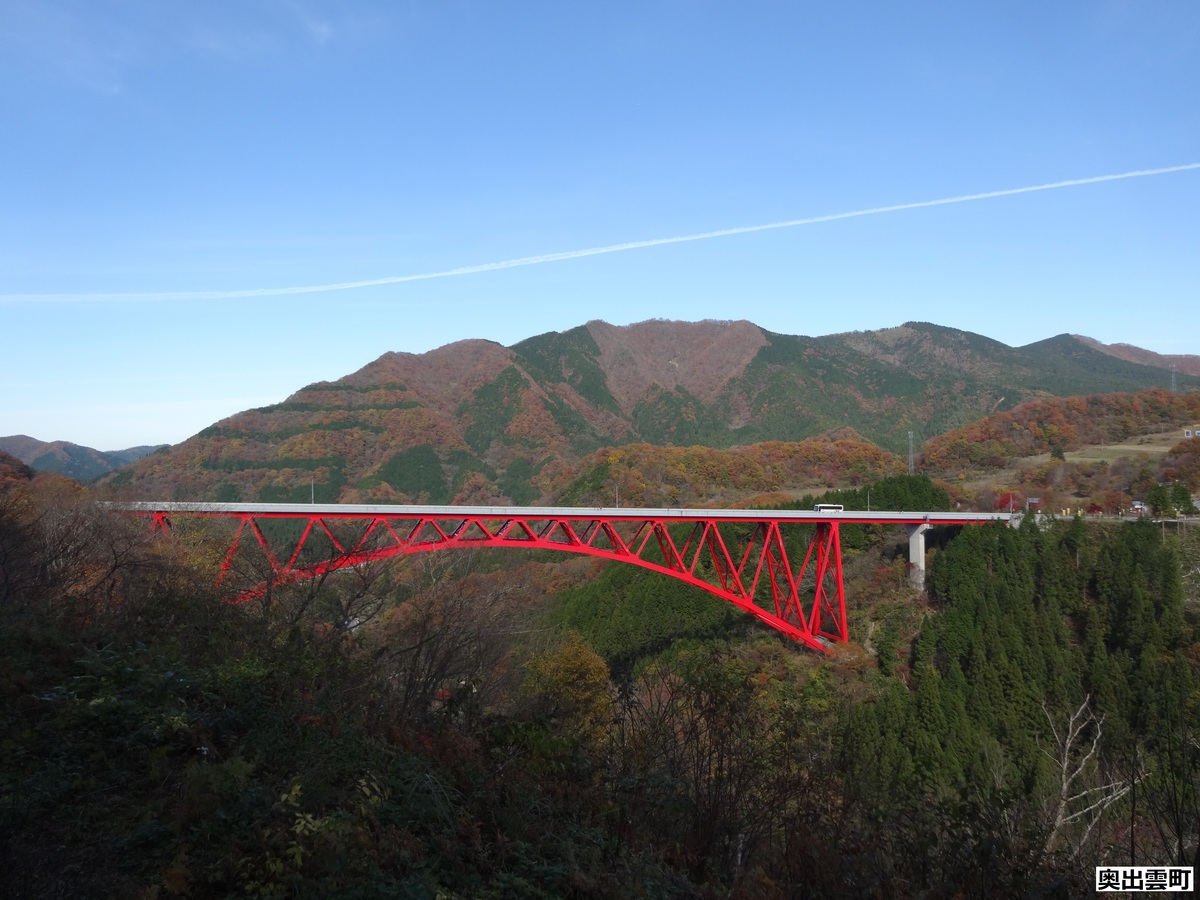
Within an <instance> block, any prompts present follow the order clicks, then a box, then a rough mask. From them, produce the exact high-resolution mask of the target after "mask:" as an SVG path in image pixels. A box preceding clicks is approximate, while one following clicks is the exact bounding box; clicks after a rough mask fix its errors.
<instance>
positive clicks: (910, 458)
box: [908, 431, 913, 475]
mask: <svg viewBox="0 0 1200 900" xmlns="http://www.w3.org/2000/svg"><path fill="white" fill-rule="evenodd" d="M912 473H913V449H912V432H911V431H910V432H909V433H908V474H909V475H911V474H912Z"/></svg>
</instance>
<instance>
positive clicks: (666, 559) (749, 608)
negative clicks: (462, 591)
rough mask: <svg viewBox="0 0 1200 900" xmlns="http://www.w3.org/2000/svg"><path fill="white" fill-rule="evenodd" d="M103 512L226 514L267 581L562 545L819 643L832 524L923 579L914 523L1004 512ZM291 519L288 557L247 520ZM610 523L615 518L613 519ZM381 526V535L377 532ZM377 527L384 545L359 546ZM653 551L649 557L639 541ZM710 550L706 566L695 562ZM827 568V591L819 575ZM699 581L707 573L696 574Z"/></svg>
mask: <svg viewBox="0 0 1200 900" xmlns="http://www.w3.org/2000/svg"><path fill="white" fill-rule="evenodd" d="M104 506H106V507H108V508H110V509H113V510H115V511H120V512H127V513H133V514H135V515H142V516H152V517H153V518H154V522H155V526H156V527H158V528H161V529H162V530H164V531H169V530H170V519H171V518H172V517H175V516H180V517H186V516H198V517H218V518H229V519H236V520H238V521H239V523H240V524H239V526H238V532H237V535H236V536H235V537H234V540H233V545H232V546H231V547H230V550H229V552H228V554H227V555H226V561H225V564H224V566H223V568H222V571H223V572H225V571H227V570H228V567H229V564H230V562H231V560H232V559H233V554H234V552H235V551H236V550H237V547H238V542H239V541H240V539H241V536H242V534H243V532H244V531H246V530H247V529H249V532H250V533H252V534H253V535H254V537H255V539H256V540H257V541H258V543H259V544H260V545H261V547H262V549H263V551H264V552H265V553H266V554H267V557H268V559H269V560H270V561H271V567H272V571H273V572H274V573H275V577H276V578H277V579H279V580H285V579H293V580H294V579H297V578H304V577H314V576H316V575H319V574H322V573H323V572H325V571H329V570H330V569H333V568H339V567H344V566H347V565H357V564H360V563H362V562H366V561H368V560H371V559H382V558H385V557H387V556H389V555H395V554H396V553H412V552H418V551H423V550H433V549H439V548H448V547H464V546H469V545H475V546H483V545H488V546H508V547H517V546H524V547H529V548H545V549H556V550H569V551H575V552H580V553H588V554H591V555H594V556H600V557H604V558H609V559H616V560H620V561H624V562H629V563H633V564H635V565H639V566H642V567H644V568H649V569H653V570H656V571H659V572H662V573H664V574H668V575H671V576H672V577H675V578H679V579H680V580H683V581H686V582H688V583H690V584H693V585H695V586H697V587H700V588H702V589H704V590H707V591H709V592H711V593H714V594H716V595H717V596H720V597H722V598H723V599H726V600H729V601H730V602H732V603H734V604H735V605H737V606H739V607H740V608H742V609H743V610H745V611H746V612H749V613H751V614H752V615H755V616H757V617H758V618H760V619H762V620H763V621H765V622H766V623H767V624H769V625H771V626H772V627H773V628H776V629H778V630H780V631H783V632H784V633H785V634H788V635H789V636H790V637H792V638H793V639H796V640H800V641H803V642H804V643H806V644H808V645H809V646H812V647H814V648H816V649H821V650H824V649H825V648H824V645H823V643H822V641H824V640H829V639H832V640H840V641H845V640H847V638H848V635H847V633H846V616H845V593H844V589H843V586H842V565H841V542H840V532H839V527H840V526H841V525H843V524H875V525H899V526H903V527H904V528H905V529H906V530H907V532H908V535H909V563H910V568H909V571H910V574H911V578H912V582H913V584H914V585H916V586H917V587H923V586H924V581H925V532H926V531H927V530H928V529H929V528H930V527H931V526H934V525H970V524H981V523H987V522H1010V521H1012V520H1013V519H1015V518H1019V515H1013V514H1011V513H973V512H972V513H962V512H926V511H912V512H908V511H904V512H891V511H876V510H828V509H825V510H812V511H809V510H764V509H689V508H680V507H672V508H665V509H654V508H639V507H571V506H558V507H555V506H401V505H388V504H352V503H201V502H178V501H161V502H159V501H141V502H124V503H106V504H104ZM289 519H290V520H294V521H301V522H304V523H305V528H304V534H303V536H301V538H300V540H299V543H298V544H296V546H295V548H294V549H292V550H291V555H290V558H289V559H287V560H286V562H285V561H283V559H282V558H280V557H276V555H275V553H274V550H273V549H272V547H271V546H270V542H269V540H268V539H267V538H266V537H265V536H264V534H263V532H262V531H261V530H260V528H259V527H258V524H257V522H258V521H260V520H289ZM337 520H344V521H351V520H354V521H358V522H366V523H368V524H367V525H366V526H365V530H364V531H363V532H362V533H361V535H360V536H359V537H358V538H356V539H355V540H354V541H353V542H352V543H351V544H346V545H345V546H344V547H343V546H342V544H340V543H339V542H338V540H337V538H335V537H334V534H333V532H332V531H330V528H329V525H328V524H327V523H328V522H334V521H337ZM400 521H406V522H410V523H412V530H411V532H410V533H409V534H408V535H406V536H401V535H399V534H397V533H396V532H395V531H394V530H393V529H392V528H391V524H389V523H397V522H400ZM739 522H740V523H744V524H746V525H747V526H753V529H752V536H749V537H747V538H744V542H743V543H736V542H735V543H732V544H731V543H728V542H727V541H726V538H725V536H723V535H722V534H721V533H720V531H719V530H718V529H717V525H719V524H721V523H739ZM673 523H681V524H683V523H690V524H692V526H693V528H692V532H691V536H690V537H688V538H687V539H686V541H685V542H684V543H682V544H680V543H679V542H678V541H677V539H676V538H674V537H672V535H671V533H670V532H669V531H668V530H667V529H668V526H670V525H672V524H673ZM788 524H793V525H798V524H811V525H814V526H815V532H814V535H813V538H812V541H811V543H810V544H809V549H808V554H807V555H806V556H805V558H804V562H803V564H802V565H801V566H800V569H799V572H798V573H796V572H794V571H793V566H792V565H791V563H790V561H789V560H788V559H787V558H786V557H787V553H786V550H785V546H784V541H783V537H782V534H781V533H780V531H779V528H780V526H782V525H788ZM618 526H619V527H618ZM318 532H324V534H325V535H327V536H328V538H329V540H330V541H331V542H332V543H333V545H334V547H335V548H336V551H337V554H336V555H337V559H334V560H329V561H326V562H322V563H316V564H309V565H302V564H301V563H300V558H301V549H302V548H303V547H304V545H305V542H306V541H307V540H308V538H309V535H310V534H315V533H318ZM385 533H387V534H390V539H388V538H387V537H386V535H385ZM380 536H385V540H388V545H387V546H384V547H380V546H377V545H376V546H369V541H375V540H376V539H377V538H379V537H380ZM654 545H656V546H657V547H658V548H659V549H660V550H661V553H662V555H661V557H660V558H653V559H652V558H651V554H649V553H647V552H646V548H647V547H648V546H654ZM702 558H704V559H709V560H711V566H712V569H713V571H707V570H705V568H704V567H702V566H700V562H701V559H702ZM810 560H812V561H814V562H815V565H814V567H813V569H812V571H813V573H814V577H815V579H816V582H815V588H814V597H813V601H812V607H811V610H808V611H806V610H805V609H804V608H803V604H802V602H801V597H800V583H801V582H802V581H803V579H804V575H805V572H806V571H808V566H809V562H810ZM760 575H765V576H766V579H767V581H769V584H770V590H771V593H772V597H773V600H774V606H775V612H774V613H773V614H772V613H770V612H769V611H767V610H764V609H762V608H760V607H759V606H758V605H757V604H756V601H755V596H756V593H755V592H756V588H757V585H758V583H759V576H760ZM827 577H828V578H832V579H833V581H834V585H833V587H832V589H830V588H829V587H827V586H826V579H827ZM705 579H708V580H707V581H706V580H705Z"/></svg>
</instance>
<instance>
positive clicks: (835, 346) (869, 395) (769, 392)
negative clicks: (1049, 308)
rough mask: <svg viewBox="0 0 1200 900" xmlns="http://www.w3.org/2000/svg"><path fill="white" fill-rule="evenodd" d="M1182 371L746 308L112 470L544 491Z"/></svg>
mask: <svg viewBox="0 0 1200 900" xmlns="http://www.w3.org/2000/svg"><path fill="white" fill-rule="evenodd" d="M1179 381H1180V382H1181V387H1182V388H1184V389H1188V388H1193V387H1197V386H1200V378H1192V377H1190V376H1179ZM1168 383H1169V373H1167V372H1165V371H1163V370H1160V369H1155V368H1152V367H1148V366H1142V365H1137V364H1134V363H1129V362H1125V361H1123V360H1119V359H1116V358H1114V357H1112V356H1109V355H1106V354H1104V353H1101V352H1099V351H1097V350H1095V349H1093V348H1091V347H1088V346H1086V345H1084V344H1083V343H1081V342H1079V341H1078V340H1077V339H1075V338H1072V337H1070V336H1068V335H1063V336H1060V337H1058V338H1052V339H1050V340H1048V341H1042V342H1040V343H1037V344H1032V345H1030V346H1028V347H1024V348H1012V347H1008V346H1006V345H1004V344H1001V343H999V342H997V341H993V340H990V339H988V338H985V337H982V336H979V335H974V334H969V333H966V332H962V331H956V330H953V329H948V328H943V327H940V326H936V325H929V324H924V323H909V324H907V325H904V326H901V327H899V328H892V329H887V330H883V331H872V332H855V333H849V334H840V335H830V336H826V337H820V338H811V337H802V336H793V335H780V334H773V333H771V332H767V331H764V330H763V329H761V328H759V327H758V326H756V325H753V324H751V323H749V322H699V323H686V322H663V321H649V322H643V323H640V324H637V325H631V326H627V327H615V326H611V325H607V324H605V323H603V322H591V323H589V324H587V325H584V326H580V327H578V328H574V329H571V330H569V331H566V332H562V333H559V332H549V333H547V334H543V335H539V336H537V337H532V338H529V339H527V340H524V341H521V342H519V343H517V344H515V345H513V346H512V347H502V346H500V345H499V344H495V343H491V342H488V341H482V340H473V341H463V342H459V343H456V344H451V345H448V346H446V347H442V348H439V349H437V350H433V351H431V352H429V353H425V354H421V355H414V354H407V353H387V354H384V355H383V356H382V357H380V358H379V359H377V360H375V361H374V362H372V363H370V364H368V365H367V366H364V367H363V368H362V369H360V370H359V371H358V372H355V373H353V374H351V375H348V376H346V377H345V378H342V379H339V380H337V381H334V382H321V383H318V384H313V385H309V386H308V387H306V388H303V389H301V390H300V391H298V392H297V393H295V394H293V395H292V396H291V397H289V398H288V399H287V400H286V401H284V402H282V403H278V404H274V405H272V406H268V407H263V408H261V409H256V410H248V411H246V412H243V413H239V414H237V415H235V416H232V417H230V418H228V419H225V420H223V421H221V422H218V423H216V424H215V425H213V426H211V427H210V428H207V429H205V430H204V431H202V432H200V434H198V435H196V436H195V437H193V438H191V439H189V440H187V441H185V442H183V443H182V444H179V445H177V446H175V447H172V448H169V449H167V450H164V451H161V452H158V453H155V454H151V455H150V456H149V457H147V458H145V459H142V460H139V461H138V462H136V463H135V464H133V465H132V466H131V467H129V468H128V469H126V470H125V471H123V472H122V473H120V474H119V475H118V476H116V477H115V478H111V479H110V480H109V481H108V484H109V485H110V486H112V487H113V488H116V489H119V490H120V491H122V492H123V493H125V494H127V495H134V496H143V497H157V498H180V499H210V500H264V501H282V500H292V501H300V500H308V499H309V498H310V497H314V498H316V499H318V500H322V501H343V502H351V501H364V502H365V501H379V502H404V501H409V502H411V501H428V502H434V503H446V502H452V501H453V502H477V503H489V502H515V503H529V502H535V501H537V500H540V499H544V498H549V497H552V496H554V495H555V494H556V493H558V492H561V491H563V490H565V489H567V488H568V487H569V485H570V484H571V483H572V482H573V481H574V479H576V478H577V477H578V464H579V462H580V460H581V458H582V457H584V456H585V455H586V454H588V453H590V452H592V451H595V450H598V449H600V448H602V447H613V446H621V445H627V444H635V443H644V444H650V445H659V446H674V447H686V446H693V445H701V446H706V447H713V448H726V447H733V446H744V445H749V444H754V443H759V442H765V441H791V442H794V441H802V440H805V439H808V438H815V437H826V438H829V437H850V438H852V439H857V440H863V441H866V442H869V443H873V444H876V445H878V446H879V447H881V448H883V449H884V450H887V451H891V452H893V453H895V452H904V450H905V448H906V446H907V441H908V434H909V432H912V434H913V436H914V439H915V440H916V441H917V442H918V443H920V442H922V441H924V440H925V439H926V438H928V437H931V436H933V435H937V434H940V433H942V432H945V431H948V430H950V429H952V428H955V427H958V426H961V425H964V424H967V423H969V422H973V421H976V420H978V419H980V418H982V417H984V416H986V415H988V414H989V413H991V412H994V411H996V410H998V409H1001V410H1002V409H1009V408H1011V407H1013V406H1014V405H1016V404H1017V403H1019V402H1021V401H1023V400H1027V399H1030V398H1034V397H1039V396H1047V395H1068V394H1084V393H1087V394H1090V393H1098V392H1106V391H1127V390H1134V389H1144V388H1151V387H1164V386H1166V385H1167V384H1168Z"/></svg>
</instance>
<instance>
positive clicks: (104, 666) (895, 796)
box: [0, 475, 1200, 898]
mask: <svg viewBox="0 0 1200 900" xmlns="http://www.w3.org/2000/svg"><path fill="white" fill-rule="evenodd" d="M868 489H869V490H870V491H871V492H872V498H873V501H874V502H875V503H876V504H882V505H885V506H891V505H898V506H908V505H911V504H914V503H916V504H923V505H925V506H937V505H944V504H948V503H949V502H950V497H949V495H948V494H945V493H944V490H943V489H940V488H938V487H937V486H936V485H934V484H933V483H932V482H930V481H929V480H928V479H920V478H918V479H909V478H908V477H907V476H903V475H901V476H896V477H895V478H893V479H890V480H888V481H886V482H874V483H870V484H867V485H863V486H862V487H860V488H858V489H856V493H864V492H865V491H867V490H868ZM832 496H836V497H839V498H840V499H844V500H846V501H847V502H849V501H850V499H851V496H850V495H849V494H845V495H832ZM812 499H813V498H811V497H810V498H806V499H805V500H801V501H799V502H811V501H812ZM1192 530H1193V531H1196V530H1197V529H1192ZM847 531H849V529H847ZM1189 535H1190V532H1189V531H1188V530H1187V529H1181V530H1180V531H1179V532H1175V531H1169V532H1168V531H1163V530H1161V529H1160V528H1159V527H1157V526H1154V525H1151V524H1149V523H1133V524H1115V523H1105V524H1087V523H1085V522H1084V521H1083V520H1080V519H1076V520H1073V521H1070V522H1061V523H1045V524H1044V525H1042V526H1039V524H1038V523H1037V522H1036V521H1035V519H1034V518H1033V517H1026V518H1025V520H1024V521H1023V523H1022V525H1021V527H1020V529H1012V528H1007V527H1002V526H997V527H988V528H982V527H980V528H968V529H964V530H962V531H961V532H960V533H958V534H957V536H954V533H953V532H947V533H945V534H943V535H942V536H941V537H940V538H931V541H930V546H931V547H932V548H934V550H933V552H932V554H931V555H932V559H931V561H930V563H931V564H930V570H929V584H930V593H929V595H928V597H925V596H923V595H920V594H917V593H915V592H914V591H913V590H912V589H911V588H910V587H909V586H908V584H907V578H906V576H905V571H904V559H903V546H904V543H905V537H904V534H903V532H901V533H899V534H896V533H892V532H888V531H887V530H880V529H877V528H871V529H857V531H856V532H855V535H854V536H851V535H849V534H848V535H847V538H846V545H847V546H846V548H845V549H846V555H847V561H846V568H847V592H848V595H849V596H850V598H851V601H850V603H851V610H850V617H851V628H852V643H851V644H849V645H845V646H842V647H839V648H836V652H835V655H834V656H833V657H832V658H822V657H820V656H819V655H817V654H814V653H811V652H807V651H803V650H801V649H799V648H798V647H797V646H796V645H794V644H791V643H790V642H788V641H786V640H785V639H783V638H781V637H780V636H778V635H774V634H773V633H770V632H767V631H764V630H763V629H762V628H761V627H759V626H756V625H750V624H749V623H747V621H746V618H747V617H745V616H737V615H730V610H731V607H728V606H726V605H724V604H721V603H720V602H719V601H717V600H715V599H714V598H711V597H707V596H700V595H697V594H695V593H691V592H687V591H684V590H683V589H682V588H680V587H678V586H673V585H674V583H673V582H669V581H666V580H665V579H663V578H662V577H661V576H656V575H654V574H652V573H640V572H635V571H634V570H625V569H615V568H613V567H608V568H607V569H603V570H601V571H600V572H599V579H598V580H596V578H597V571H596V569H595V567H594V566H593V565H592V564H591V563H586V562H585V564H584V566H583V567H582V568H579V567H574V568H572V567H567V568H547V567H545V566H544V565H543V563H542V561H541V559H540V557H539V556H537V555H534V556H532V557H530V558H528V559H527V560H526V561H525V562H524V563H523V564H521V565H519V566H518V567H517V568H508V569H500V568H497V561H496V560H492V559H490V558H488V557H482V556H481V557H476V558H472V557H451V558H447V559H436V558H423V559H407V560H398V561H396V562H394V563H390V564H387V565H382V564H380V565H375V566H368V567H362V568H360V569H357V570H354V571H352V572H346V573H343V574H342V575H341V576H338V577H329V578H325V579H322V580H319V581H315V582H310V583H306V584H299V585H292V586H276V587H275V588H274V589H272V590H270V591H267V592H266V593H265V594H263V595H261V597H260V599H259V600H257V601H254V602H251V603H247V604H243V605H240V606H231V605H227V604H225V603H223V602H221V597H222V594H218V593H216V592H215V591H214V590H213V588H212V577H213V573H214V571H215V569H216V567H217V565H218V564H219V563H220V560H221V558H222V556H223V550H224V547H223V545H220V544H212V543H210V542H209V541H208V540H206V538H205V536H204V534H203V533H202V532H193V533H189V534H184V533H181V534H180V536H179V537H178V538H177V539H176V540H173V541H163V540H155V539H151V536H150V534H149V533H148V532H147V530H146V529H145V527H144V523H142V522H140V521H136V520H129V519H124V520H123V519H110V518H106V517H104V516H102V515H100V514H99V513H98V512H97V511H96V509H95V508H94V507H93V506H92V505H91V504H90V503H88V502H86V498H73V497H71V496H69V495H68V496H63V495H62V494H55V495H53V496H49V495H46V494H44V493H42V492H41V491H40V490H39V488H38V486H37V484H36V483H35V482H32V481H29V480H26V479H18V480H14V481H12V482H10V483H9V486H8V487H7V488H5V489H3V490H0V746H2V747H3V750H4V752H3V753H2V754H0V860H2V861H3V864H2V865H0V890H2V891H3V892H4V894H5V896H9V897H13V898H24V897H30V898H32V897H38V898H41V897H53V896H60V897H74V896H80V897H82V896H88V897H145V898H150V897H167V896H189V897H193V898H206V897H228V896H261V897H306V896H343V897H380V898H382V897H395V896H409V897H428V898H435V897H483V898H486V897H496V898H501V897H503V898H510V897H530V898H535V897H536V898H549V897H563V896H573V897H595V898H605V897H610V898H616V897H627V896H631V895H632V896H643V897H650V898H658V897H663V898H668V897H670V898H687V897H694V898H717V897H722V898H723V897H730V896H732V897H746V898H749V897H801V896H803V897H847V896H875V897H896V898H900V897H911V896H915V895H926V896H962V897H995V896H1023V895H1030V896H1076V895H1079V894H1082V893H1085V892H1086V891H1087V890H1088V885H1090V884H1091V883H1092V878H1093V867H1094V866H1095V865H1098V864H1127V863H1130V862H1136V863H1137V864H1150V865H1166V864H1175V865H1196V863H1197V854H1200V849H1198V848H1200V843H1198V840H1200V741H1198V738H1200V636H1198V633H1197V607H1196V606H1195V605H1194V604H1192V605H1189V603H1188V602H1187V597H1188V596H1189V594H1188V588H1187V583H1188V579H1193V580H1194V579H1195V577H1196V573H1195V571H1194V567H1195V560H1196V559H1197V558H1200V553H1198V550H1200V548H1198V547H1197V543H1200V536H1189ZM798 543H803V539H802V537H801V538H798ZM1181 561H1187V562H1181ZM255 577H258V576H257V575H256V574H255V570H254V569H253V568H252V567H248V566H246V565H244V564H243V562H242V561H241V560H240V559H239V560H238V561H236V562H235V565H234V567H233V570H232V572H231V575H230V578H231V579H232V580H231V581H230V582H228V583H226V584H225V585H223V586H222V591H223V592H226V593H234V592H236V591H237V590H239V589H240V588H241V587H242V586H244V585H245V584H247V583H248V582H244V581H242V579H250V580H253V579H254V578H255Z"/></svg>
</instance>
